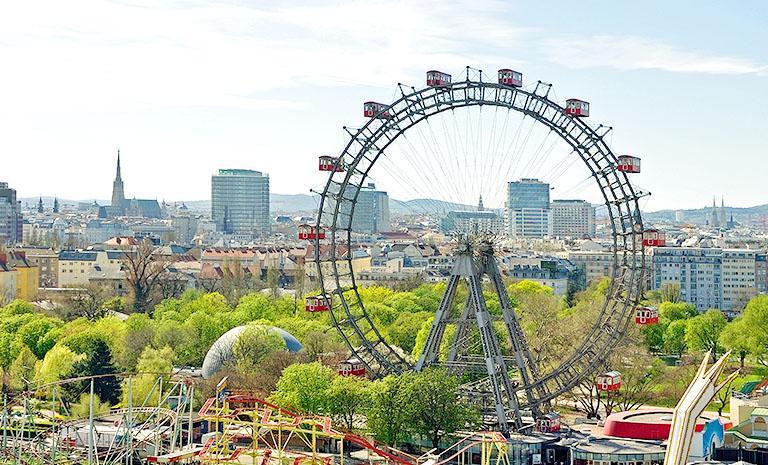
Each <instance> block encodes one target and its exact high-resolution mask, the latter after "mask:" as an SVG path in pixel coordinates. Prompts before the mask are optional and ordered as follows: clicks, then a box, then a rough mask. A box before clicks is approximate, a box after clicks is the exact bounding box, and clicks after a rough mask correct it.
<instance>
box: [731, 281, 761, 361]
mask: <svg viewBox="0 0 768 465" xmlns="http://www.w3.org/2000/svg"><path fill="white" fill-rule="evenodd" d="M739 320H740V321H741V323H739V325H738V326H741V328H742V329H744V330H745V331H746V334H745V336H746V338H747V340H748V343H747V345H748V346H749V352H750V354H751V355H752V356H754V357H755V358H756V359H757V360H758V362H760V363H761V364H762V365H766V366H768V296H766V295H759V296H757V297H754V298H752V300H750V301H749V303H748V304H747V306H746V307H745V308H744V311H743V312H742V314H741V317H740V318H739Z"/></svg>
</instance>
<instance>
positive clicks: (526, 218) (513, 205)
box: [507, 179, 552, 238]
mask: <svg viewBox="0 0 768 465" xmlns="http://www.w3.org/2000/svg"><path fill="white" fill-rule="evenodd" d="M507 222H508V223H507V232H508V233H509V235H510V236H512V237H517V238H543V237H545V236H551V235H552V210H551V209H550V208H549V184H547V183H544V182H541V181H539V180H538V179H521V180H519V181H512V182H510V183H509V184H507Z"/></svg>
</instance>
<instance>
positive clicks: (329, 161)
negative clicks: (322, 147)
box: [318, 155, 344, 172]
mask: <svg viewBox="0 0 768 465" xmlns="http://www.w3.org/2000/svg"><path fill="white" fill-rule="evenodd" d="M318 161H319V163H320V171H334V167H335V166H336V158H335V157H331V156H328V155H321V156H320V157H318ZM335 170H336V172H342V171H344V167H343V166H339V167H338V168H335Z"/></svg>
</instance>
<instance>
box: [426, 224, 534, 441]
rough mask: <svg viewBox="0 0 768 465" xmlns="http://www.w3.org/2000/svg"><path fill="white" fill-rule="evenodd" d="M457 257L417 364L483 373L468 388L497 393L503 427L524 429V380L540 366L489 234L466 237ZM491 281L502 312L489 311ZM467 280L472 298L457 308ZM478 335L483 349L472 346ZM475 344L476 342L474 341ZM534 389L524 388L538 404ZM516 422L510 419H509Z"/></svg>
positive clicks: (526, 383) (529, 382)
mask: <svg viewBox="0 0 768 465" xmlns="http://www.w3.org/2000/svg"><path fill="white" fill-rule="evenodd" d="M456 252H457V253H456V261H455V263H454V265H453V269H452V271H451V277H450V279H449V280H448V285H447V286H446V288H445V293H444V294H443V296H442V299H441V301H440V305H439V306H438V309H437V312H436V314H435V318H434V320H433V321H432V327H431V328H430V331H429V335H428V336H427V340H426V343H425V345H424V350H423V351H422V354H421V357H420V358H419V361H418V363H417V364H416V370H422V369H424V368H427V367H430V366H443V367H445V368H446V369H449V370H451V371H454V372H455V373H456V374H457V375H464V374H482V375H484V377H481V378H480V379H479V380H475V381H474V382H472V383H471V386H470V385H468V388H470V387H471V389H468V391H470V392H472V393H475V394H477V393H478V392H483V391H484V392H487V393H489V394H490V396H489V397H491V396H492V401H493V413H494V415H495V417H496V420H497V422H498V428H499V429H500V430H501V431H503V432H506V431H509V430H510V429H515V430H517V429H520V428H521V427H522V426H523V422H522V415H521V412H520V407H519V402H518V399H517V395H518V393H517V390H518V387H519V386H520V385H522V386H532V385H533V382H534V381H535V380H536V379H537V378H538V369H537V367H536V364H535V363H534V361H533V358H532V356H531V354H530V351H529V350H528V344H527V342H526V340H525V335H524V334H523V331H522V328H521V327H520V322H519V320H518V318H517V315H516V314H515V311H514V308H513V306H512V303H511V302H510V300H509V295H508V294H507V290H506V288H505V287H504V282H503V279H502V277H501V274H500V272H499V268H498V265H497V263H496V258H495V256H494V253H493V241H492V240H491V239H490V238H479V237H477V236H475V237H461V238H459V245H458V247H457V250H456ZM485 277H487V278H488V280H489V281H490V284H491V287H492V289H493V292H494V294H495V295H496V297H497V298H498V299H499V303H500V308H501V315H500V316H494V315H491V313H490V312H489V311H488V305H487V302H486V300H485V296H484V294H483V279H484V278H485ZM462 281H465V282H466V284H467V298H466V301H465V302H464V304H463V306H462V310H461V312H460V313H458V311H457V310H458V309H457V308H455V305H454V302H455V300H456V294H457V290H458V288H459V283H460V282H462ZM496 321H501V322H503V325H504V327H505V332H506V335H507V336H508V337H509V341H510V344H511V347H512V352H513V353H512V357H505V356H504V354H503V353H502V350H501V346H500V344H499V340H498V338H497V336H496V332H495V330H494V322H496ZM449 325H453V326H454V327H455V331H454V334H453V337H452V341H451V342H450V344H449V346H448V353H447V356H446V357H444V359H441V354H440V349H441V346H442V345H443V341H444V339H445V338H446V329H447V328H448V327H449ZM478 339H479V343H480V344H479V345H480V347H481V348H482V353H481V354H480V353H477V352H474V353H473V350H472V348H473V347H472V346H473V342H475V341H477V340H478ZM474 345H476V344H474ZM510 368H513V369H516V370H517V372H518V374H519V377H520V381H521V382H517V381H513V380H512V379H511V378H510ZM529 391H531V389H525V395H526V398H527V400H528V403H529V404H533V402H532V399H534V398H535V397H536V396H534V395H533V393H532V392H529ZM532 410H533V411H532V414H533V415H534V416H535V417H538V416H539V415H540V411H539V410H540V409H539V408H538V406H536V407H533V408H532ZM510 422H511V425H510Z"/></svg>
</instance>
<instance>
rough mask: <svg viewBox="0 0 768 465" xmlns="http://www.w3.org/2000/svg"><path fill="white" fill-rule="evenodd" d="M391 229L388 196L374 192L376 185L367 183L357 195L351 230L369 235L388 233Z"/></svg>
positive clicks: (382, 192)
mask: <svg viewBox="0 0 768 465" xmlns="http://www.w3.org/2000/svg"><path fill="white" fill-rule="evenodd" d="M391 229H392V221H391V219H390V214H389V195H388V194H387V193H386V192H385V191H379V190H376V185H375V184H373V183H369V184H368V185H367V186H366V187H363V188H362V189H360V192H359V193H358V194H357V202H356V204H355V211H354V214H353V216H352V230H353V231H355V232H359V233H368V234H370V233H378V232H388V231H390V230H391Z"/></svg>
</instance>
